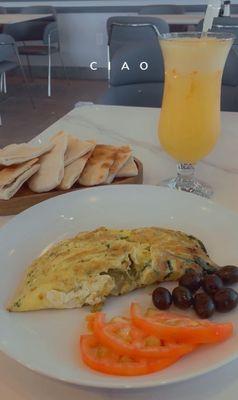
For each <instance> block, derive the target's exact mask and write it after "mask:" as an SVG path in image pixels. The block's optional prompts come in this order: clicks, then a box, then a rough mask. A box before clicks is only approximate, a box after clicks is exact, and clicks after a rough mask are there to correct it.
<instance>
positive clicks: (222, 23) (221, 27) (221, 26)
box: [197, 17, 238, 45]
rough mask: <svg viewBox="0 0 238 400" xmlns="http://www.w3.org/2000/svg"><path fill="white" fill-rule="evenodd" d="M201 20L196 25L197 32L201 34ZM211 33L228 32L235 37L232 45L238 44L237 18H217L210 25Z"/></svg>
mask: <svg viewBox="0 0 238 400" xmlns="http://www.w3.org/2000/svg"><path fill="white" fill-rule="evenodd" d="M203 21H204V20H203V19H202V20H201V21H200V22H199V23H198V25H197V31H199V32H201V31H202V27H203ZM211 31H212V32H230V33H233V35H234V36H235V42H234V45H237V44H238V18H235V17H217V18H214V20H213V24H212V29H211Z"/></svg>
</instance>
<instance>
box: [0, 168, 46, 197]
mask: <svg viewBox="0 0 238 400" xmlns="http://www.w3.org/2000/svg"><path fill="white" fill-rule="evenodd" d="M39 168H40V164H35V165H33V166H32V167H30V168H29V169H27V170H26V171H25V172H23V174H21V175H19V176H18V177H17V178H16V179H15V180H14V181H13V182H12V183H10V184H9V185H6V186H1V187H0V199H1V200H9V199H10V198H11V197H13V196H14V194H16V193H17V192H18V190H19V189H20V188H21V187H22V185H23V184H24V183H25V182H26V181H27V180H28V179H29V178H30V177H31V176H32V175H34V174H35V173H36V172H37V171H38V170H39Z"/></svg>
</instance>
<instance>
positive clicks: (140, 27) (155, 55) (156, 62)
mask: <svg viewBox="0 0 238 400" xmlns="http://www.w3.org/2000/svg"><path fill="white" fill-rule="evenodd" d="M107 31H108V61H110V69H109V73H108V80H109V86H110V87H109V89H108V90H107V91H106V93H105V94H104V95H103V97H102V98H100V99H99V103H100V104H112V105H113V104H114V105H128V106H141V107H142V106H145V107H157V106H160V105H161V101H162V95H163V80H164V69H163V57H162V53H161V50H160V45H159V40H158V35H159V34H161V33H168V32H169V26H168V24H167V23H166V22H165V21H163V20H161V19H159V18H152V17H142V16H140V17H111V18H109V19H108V21H107ZM125 63H126V64H125ZM146 63H147V64H146ZM147 65H148V68H146V66H147Z"/></svg>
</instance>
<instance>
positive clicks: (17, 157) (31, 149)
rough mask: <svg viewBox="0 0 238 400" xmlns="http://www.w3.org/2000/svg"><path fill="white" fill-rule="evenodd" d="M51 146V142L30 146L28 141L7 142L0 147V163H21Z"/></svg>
mask: <svg viewBox="0 0 238 400" xmlns="http://www.w3.org/2000/svg"><path fill="white" fill-rule="evenodd" d="M53 147H54V143H53V142H48V143H46V144H43V145H42V146H32V145H31V144H28V143H21V144H9V145H8V146H6V147H4V148H3V149H0V164H2V165H6V166H9V165H13V164H21V163H23V162H26V161H28V160H32V159H33V158H36V157H40V156H41V155H43V154H45V153H47V152H48V151H50V150H51V149H52V148H53Z"/></svg>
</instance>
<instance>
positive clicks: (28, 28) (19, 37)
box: [3, 6, 57, 42]
mask: <svg viewBox="0 0 238 400" xmlns="http://www.w3.org/2000/svg"><path fill="white" fill-rule="evenodd" d="M21 13H22V14H52V16H50V17H48V18H44V19H41V20H35V21H26V22H21V23H18V24H9V25H5V26H4V28H3V31H4V33H7V34H9V35H11V36H13V37H14V39H15V40H16V41H17V42H27V41H38V40H40V41H42V40H44V32H45V29H46V27H47V26H48V25H49V23H51V22H52V23H56V22H57V19H56V12H55V9H54V7H50V6H32V7H24V8H22V9H21Z"/></svg>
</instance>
